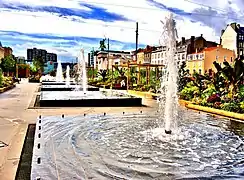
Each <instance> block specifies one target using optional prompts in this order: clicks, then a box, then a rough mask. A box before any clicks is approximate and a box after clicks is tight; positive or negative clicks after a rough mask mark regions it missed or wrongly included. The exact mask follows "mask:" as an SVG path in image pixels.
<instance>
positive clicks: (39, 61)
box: [33, 56, 44, 72]
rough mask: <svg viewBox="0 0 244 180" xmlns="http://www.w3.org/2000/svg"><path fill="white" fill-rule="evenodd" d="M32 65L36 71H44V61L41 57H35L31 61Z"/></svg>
mask: <svg viewBox="0 0 244 180" xmlns="http://www.w3.org/2000/svg"><path fill="white" fill-rule="evenodd" d="M33 65H34V66H35V67H36V69H37V70H38V71H41V72H43V71H44V60H43V59H42V57H41V56H37V57H35V58H34V59H33Z"/></svg>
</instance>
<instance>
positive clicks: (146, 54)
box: [143, 45, 156, 64]
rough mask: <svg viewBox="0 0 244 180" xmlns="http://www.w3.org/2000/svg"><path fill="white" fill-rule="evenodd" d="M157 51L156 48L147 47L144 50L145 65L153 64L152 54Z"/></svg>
mask: <svg viewBox="0 0 244 180" xmlns="http://www.w3.org/2000/svg"><path fill="white" fill-rule="evenodd" d="M155 49H156V47H154V46H149V45H147V46H146V48H145V49H144V62H143V64H151V60H152V52H153V51H154V50H155Z"/></svg>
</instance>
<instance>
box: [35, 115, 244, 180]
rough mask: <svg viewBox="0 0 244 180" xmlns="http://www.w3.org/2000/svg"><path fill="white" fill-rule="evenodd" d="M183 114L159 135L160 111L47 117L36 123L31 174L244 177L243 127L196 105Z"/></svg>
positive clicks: (44, 176) (147, 178)
mask: <svg viewBox="0 0 244 180" xmlns="http://www.w3.org/2000/svg"><path fill="white" fill-rule="evenodd" d="M180 114H181V118H182V119H183V120H181V121H180V122H179V130H178V131H174V132H177V134H173V135H164V134H161V135H160V133H159V132H161V131H163V130H162V129H160V128H158V125H159V124H160V122H161V120H158V119H157V114H156V113H152V114H139V113H138V114H122V113H121V114H114V115H105V116H104V115H91V116H90V115H89V116H88V115H86V116H76V117H74V116H70V117H65V118H61V117H45V118H44V119H43V120H42V124H41V125H42V130H40V131H39V130H38V126H37V133H36V139H37V140H36V141H35V148H34V157H33V165H32V178H35V177H37V176H39V177H41V178H42V179H45V180H49V179H50V180H52V179H56V178H57V176H59V178H60V179H97V180H103V179H104V180H108V179H116V180H117V179H136V180H142V179H143V180H159V179H160V180H161V179H162V180H167V179H244V148H243V147H242V145H241V144H242V143H243V140H244V136H243V134H242V133H241V132H243V129H242V127H241V126H239V125H236V124H233V123H230V121H227V120H224V119H217V118H213V117H211V116H208V115H206V114H197V113H195V112H192V111H185V110H181V112H180ZM39 132H41V134H42V137H41V140H40V139H38V138H37V134H38V133H39ZM37 143H41V148H40V149H37V148H36V147H37ZM37 157H41V158H42V163H41V164H40V165H37V164H36V158H37Z"/></svg>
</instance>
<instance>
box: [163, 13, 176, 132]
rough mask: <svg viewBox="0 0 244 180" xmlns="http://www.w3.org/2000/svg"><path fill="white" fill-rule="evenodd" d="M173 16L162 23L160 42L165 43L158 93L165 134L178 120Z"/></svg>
mask: <svg viewBox="0 0 244 180" xmlns="http://www.w3.org/2000/svg"><path fill="white" fill-rule="evenodd" d="M172 16H173V15H172V14H169V16H168V17H167V18H166V21H165V22H164V27H165V29H164V32H163V33H164V36H163V40H162V42H164V43H165V45H166V48H167V51H166V58H165V62H164V63H165V72H164V73H163V77H162V81H161V87H160V89H159V92H160V94H161V96H160V97H159V98H160V101H159V103H160V108H159V110H160V111H161V114H162V116H161V118H162V119H164V128H165V133H166V134H171V133H172V128H173V129H174V128H175V126H176V123H177V119H178V106H179V104H178V96H177V89H178V88H177V77H178V65H177V60H176V59H175V53H176V36H177V31H176V27H175V21H174V20H173V17H172Z"/></svg>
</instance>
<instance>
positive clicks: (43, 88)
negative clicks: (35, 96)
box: [41, 87, 99, 91]
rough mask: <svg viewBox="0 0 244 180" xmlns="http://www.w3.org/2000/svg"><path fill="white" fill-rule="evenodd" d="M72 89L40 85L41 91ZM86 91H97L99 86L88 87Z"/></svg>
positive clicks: (69, 88) (70, 88) (71, 88)
mask: <svg viewBox="0 0 244 180" xmlns="http://www.w3.org/2000/svg"><path fill="white" fill-rule="evenodd" d="M74 89H75V88H74V87H41V91H73V90H74ZM81 90H82V89H81ZM87 91H99V88H97V87H88V88H87Z"/></svg>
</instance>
